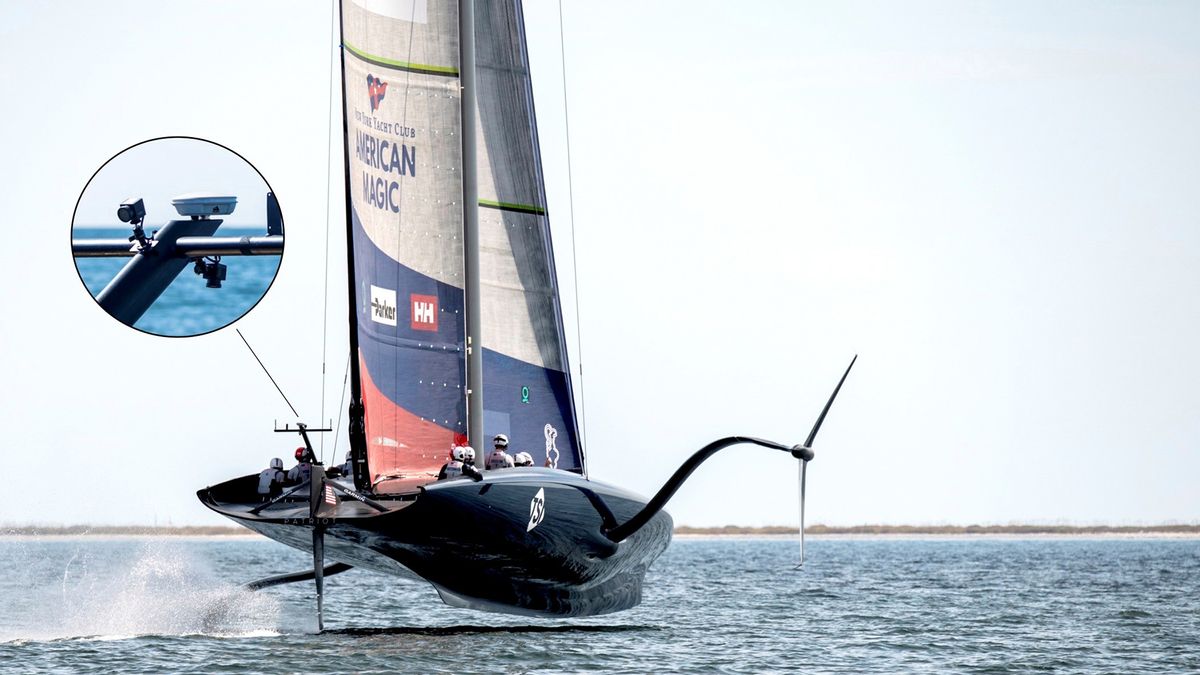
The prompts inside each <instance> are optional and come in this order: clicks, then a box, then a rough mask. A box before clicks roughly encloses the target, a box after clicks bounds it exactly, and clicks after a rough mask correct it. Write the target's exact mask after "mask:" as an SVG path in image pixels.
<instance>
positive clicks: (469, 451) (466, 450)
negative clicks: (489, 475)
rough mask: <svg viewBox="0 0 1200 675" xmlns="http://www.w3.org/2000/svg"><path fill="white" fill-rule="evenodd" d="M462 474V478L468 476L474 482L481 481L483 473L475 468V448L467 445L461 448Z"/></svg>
mask: <svg viewBox="0 0 1200 675" xmlns="http://www.w3.org/2000/svg"><path fill="white" fill-rule="evenodd" d="M462 472H463V475H464V476H470V477H471V478H474V479H475V480H483V472H481V471H480V470H479V469H478V468H476V467H475V448H472V447H471V446H469V445H464V446H463V461H462Z"/></svg>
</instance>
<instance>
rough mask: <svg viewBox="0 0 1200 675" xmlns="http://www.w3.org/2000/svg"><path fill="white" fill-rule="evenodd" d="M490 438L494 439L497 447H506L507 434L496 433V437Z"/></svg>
mask: <svg viewBox="0 0 1200 675" xmlns="http://www.w3.org/2000/svg"><path fill="white" fill-rule="evenodd" d="M492 440H493V441H495V443H496V447H497V448H507V447H508V436H505V435H504V434H496V437H495V438H493V439H492Z"/></svg>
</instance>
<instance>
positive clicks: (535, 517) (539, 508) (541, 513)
mask: <svg viewBox="0 0 1200 675" xmlns="http://www.w3.org/2000/svg"><path fill="white" fill-rule="evenodd" d="M545 516H546V488H538V491H537V494H536V495H534V496H533V501H531V502H529V525H527V526H526V527H525V531H526V532H532V531H533V528H535V527H537V526H538V525H540V524H541V523H542V518H544V517H545Z"/></svg>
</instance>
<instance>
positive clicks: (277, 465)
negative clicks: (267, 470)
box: [271, 457, 283, 469]
mask: <svg viewBox="0 0 1200 675" xmlns="http://www.w3.org/2000/svg"><path fill="white" fill-rule="evenodd" d="M271 468H272V469H282V468H283V460H282V459H279V458H278V457H276V458H275V459H272V460H271Z"/></svg>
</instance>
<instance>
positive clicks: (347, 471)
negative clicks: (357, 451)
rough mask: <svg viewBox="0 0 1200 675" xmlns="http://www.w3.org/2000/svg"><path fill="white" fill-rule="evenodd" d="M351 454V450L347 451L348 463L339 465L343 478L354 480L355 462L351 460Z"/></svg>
mask: <svg viewBox="0 0 1200 675" xmlns="http://www.w3.org/2000/svg"><path fill="white" fill-rule="evenodd" d="M351 454H352V452H351V451H350V450H347V451H346V461H344V462H342V463H341V464H339V465H338V471H339V473H340V475H341V476H342V478H349V479H350V480H354V461H353V460H351V459H350V455H351Z"/></svg>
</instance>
